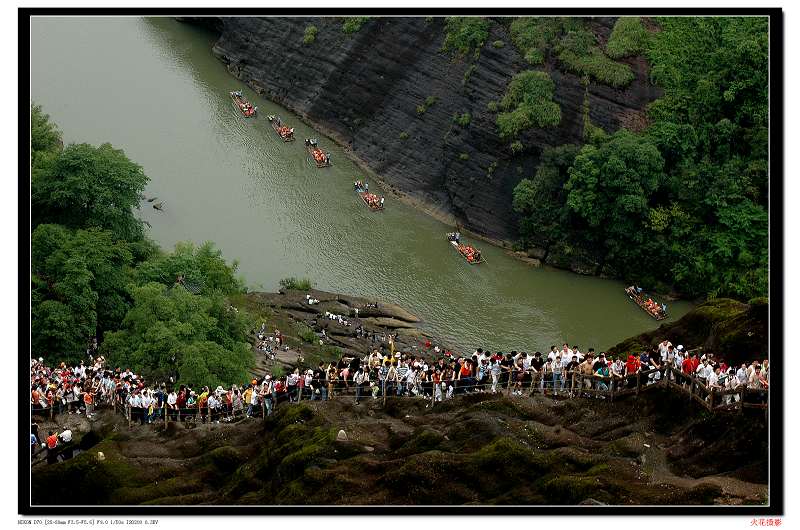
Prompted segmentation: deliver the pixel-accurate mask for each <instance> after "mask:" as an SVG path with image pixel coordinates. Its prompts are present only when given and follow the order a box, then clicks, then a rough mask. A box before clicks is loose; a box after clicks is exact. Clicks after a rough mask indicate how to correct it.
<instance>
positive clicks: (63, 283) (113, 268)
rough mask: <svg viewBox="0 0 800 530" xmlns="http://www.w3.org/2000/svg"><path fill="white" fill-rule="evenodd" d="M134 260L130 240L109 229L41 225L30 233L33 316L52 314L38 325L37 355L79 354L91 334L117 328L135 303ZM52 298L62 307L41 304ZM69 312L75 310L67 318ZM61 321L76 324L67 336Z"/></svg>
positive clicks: (35, 329) (35, 341) (100, 333)
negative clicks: (131, 287)
mask: <svg viewBox="0 0 800 530" xmlns="http://www.w3.org/2000/svg"><path fill="white" fill-rule="evenodd" d="M132 259H133V256H132V254H131V252H130V250H129V248H128V243H127V242H126V241H122V240H115V239H114V237H113V235H112V234H111V232H109V231H107V230H99V229H89V230H70V229H68V228H65V227H63V226H60V225H52V224H43V225H39V226H38V227H36V230H34V231H33V234H31V267H32V270H31V272H32V292H33V293H34V296H33V314H34V315H37V314H38V315H42V314H46V315H49V316H48V317H47V319H44V320H43V321H41V322H37V325H36V326H35V328H34V331H33V347H34V350H35V353H39V354H47V353H48V352H58V353H60V354H63V355H67V356H70V358H74V357H77V356H80V355H81V354H82V352H83V351H84V350H85V347H86V343H87V341H88V340H89V339H90V338H91V337H94V336H99V337H102V334H103V333H104V332H105V331H106V330H113V329H116V328H117V327H118V325H119V323H120V322H121V321H122V319H123V318H124V317H125V313H126V312H127V310H128V308H129V306H130V304H129V299H128V296H127V291H126V290H127V284H128V282H129V281H130V274H129V271H130V269H129V266H130V265H131V263H132ZM47 301H49V302H53V301H55V302H59V304H61V305H60V306H56V305H54V304H52V303H48V304H45V306H44V308H39V305H40V304H44V303H45V302H47ZM65 311H70V312H71V313H72V314H71V316H70V317H69V318H68V319H66V318H65V314H64V312H65ZM42 312H44V313H42ZM56 315H58V316H59V319H56ZM34 320H37V318H34ZM47 322H49V324H47ZM62 322H71V323H72V324H71V327H70V330H71V331H70V334H68V335H65V334H64V332H63V330H62ZM47 325H54V326H55V328H56V329H54V330H49V329H48V328H47ZM56 337H61V338H62V339H63V340H62V342H60V343H58V342H57V341H56Z"/></svg>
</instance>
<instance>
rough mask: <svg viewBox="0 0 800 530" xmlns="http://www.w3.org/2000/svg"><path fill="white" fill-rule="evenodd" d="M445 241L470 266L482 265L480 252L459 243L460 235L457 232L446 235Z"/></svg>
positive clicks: (470, 246) (482, 260)
mask: <svg viewBox="0 0 800 530" xmlns="http://www.w3.org/2000/svg"><path fill="white" fill-rule="evenodd" d="M447 240H448V241H449V242H450V244H451V245H453V248H455V249H456V250H457V251H458V253H459V254H461V255H462V256H464V259H465V260H467V263H469V264H470V265H478V264H479V263H483V262H484V261H485V260H484V259H483V256H482V255H481V251H480V250H478V249H476V248H475V247H473V246H472V245H464V244H462V243H461V234H460V233H458V232H450V233H449V234H447Z"/></svg>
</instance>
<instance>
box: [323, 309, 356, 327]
mask: <svg viewBox="0 0 800 530" xmlns="http://www.w3.org/2000/svg"><path fill="white" fill-rule="evenodd" d="M356 316H358V313H356ZM325 318H327V319H328V320H332V321H334V322H338V323H339V324H341V325H342V326H352V325H353V322H352V321H351V320H348V319H347V317H346V316H344V315H337V314H336V313H331V312H330V311H325Z"/></svg>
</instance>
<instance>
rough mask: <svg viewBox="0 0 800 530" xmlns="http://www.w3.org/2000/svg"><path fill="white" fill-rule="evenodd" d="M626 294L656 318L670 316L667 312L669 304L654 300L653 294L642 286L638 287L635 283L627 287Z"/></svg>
mask: <svg viewBox="0 0 800 530" xmlns="http://www.w3.org/2000/svg"><path fill="white" fill-rule="evenodd" d="M625 294H627V295H628V298H630V299H631V300H632V301H633V302H634V303H635V304H636V305H638V306H639V307H640V308H642V311H644V312H645V313H647V314H648V315H650V316H651V317H653V318H654V319H656V320H664V319H665V318H667V317H668V316H669V315H668V314H667V305H666V304H660V303H658V302H657V301H655V300H653V298H652V297H651V296H648V295H647V294H645V293H644V292H643V291H642V288H641V287H636V286H633V285H631V286H630V287H626V288H625Z"/></svg>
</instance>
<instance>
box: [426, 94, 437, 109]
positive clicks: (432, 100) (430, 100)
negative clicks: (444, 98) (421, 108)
mask: <svg viewBox="0 0 800 530" xmlns="http://www.w3.org/2000/svg"><path fill="white" fill-rule="evenodd" d="M437 100H438V98H437V97H436V96H428V97H426V98H425V106H426V107H431V106H433V104H434V103H436V101H437Z"/></svg>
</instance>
